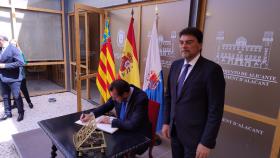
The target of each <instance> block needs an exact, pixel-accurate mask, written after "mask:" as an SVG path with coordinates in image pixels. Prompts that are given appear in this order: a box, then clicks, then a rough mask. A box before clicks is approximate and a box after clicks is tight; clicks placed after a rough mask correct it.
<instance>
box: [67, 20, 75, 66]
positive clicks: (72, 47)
mask: <svg viewBox="0 0 280 158" xmlns="http://www.w3.org/2000/svg"><path fill="white" fill-rule="evenodd" d="M69 30H70V35H69V38H70V53H71V61H76V51H75V50H76V45H75V23H74V16H73V15H71V16H69Z"/></svg>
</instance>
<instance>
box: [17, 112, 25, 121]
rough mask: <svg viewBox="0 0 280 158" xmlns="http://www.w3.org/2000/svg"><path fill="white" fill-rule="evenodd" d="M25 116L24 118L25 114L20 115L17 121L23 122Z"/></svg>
mask: <svg viewBox="0 0 280 158" xmlns="http://www.w3.org/2000/svg"><path fill="white" fill-rule="evenodd" d="M23 116H24V113H20V114H18V118H17V121H18V122H19V121H22V120H23Z"/></svg>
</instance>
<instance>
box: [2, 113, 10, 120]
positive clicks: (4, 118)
mask: <svg viewBox="0 0 280 158" xmlns="http://www.w3.org/2000/svg"><path fill="white" fill-rule="evenodd" d="M11 117H12V114H9V115H7V114H4V115H3V116H1V118H0V121H4V120H6V119H7V118H11Z"/></svg>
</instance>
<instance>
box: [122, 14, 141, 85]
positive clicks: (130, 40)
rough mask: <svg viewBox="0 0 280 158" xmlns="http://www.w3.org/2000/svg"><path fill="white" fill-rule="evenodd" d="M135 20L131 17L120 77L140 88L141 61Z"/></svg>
mask: <svg viewBox="0 0 280 158" xmlns="http://www.w3.org/2000/svg"><path fill="white" fill-rule="evenodd" d="M133 21H134V19H133V17H131V19H130V24H129V28H128V32H127V38H126V41H125V43H124V48H123V52H122V57H121V64H120V69H119V76H118V77H119V78H120V79H123V80H125V81H127V82H128V83H131V84H133V85H135V86H136V87H139V88H140V76H139V63H138V57H137V51H136V44H135V37H134V28H133Z"/></svg>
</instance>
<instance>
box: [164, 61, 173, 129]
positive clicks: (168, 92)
mask: <svg viewBox="0 0 280 158" xmlns="http://www.w3.org/2000/svg"><path fill="white" fill-rule="evenodd" d="M172 71H173V64H172V65H171V68H170V71H169V74H168V79H167V87H166V92H165V97H164V99H165V100H164V103H165V106H164V107H165V109H164V124H169V122H170V111H171V87H170V86H171V83H170V82H171V79H170V78H171V72H172Z"/></svg>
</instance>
